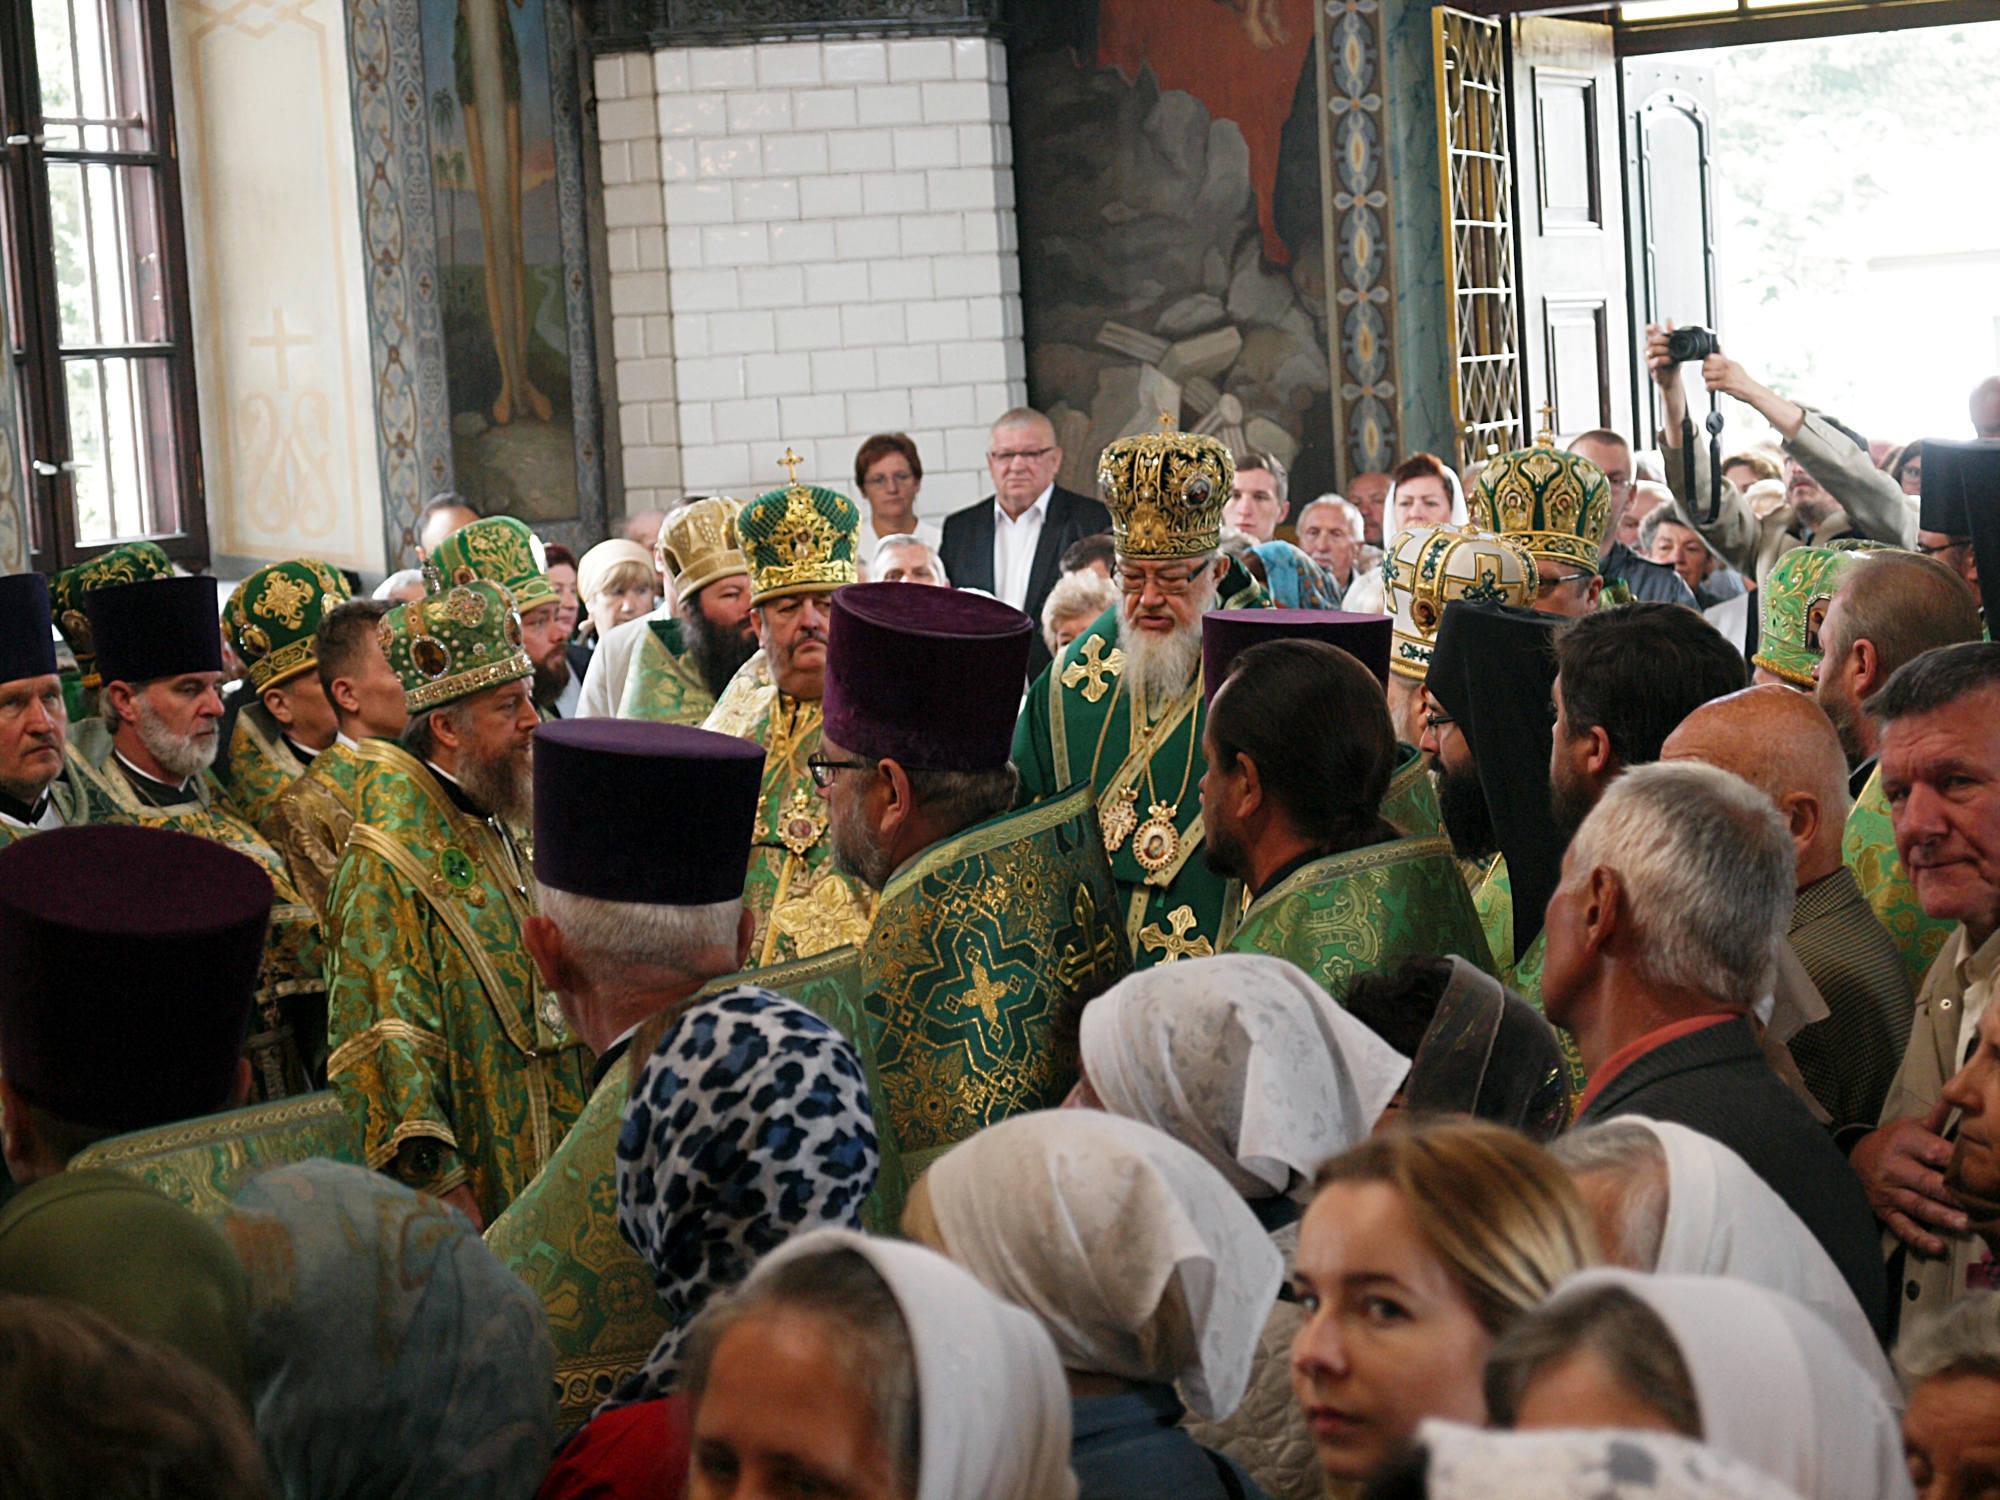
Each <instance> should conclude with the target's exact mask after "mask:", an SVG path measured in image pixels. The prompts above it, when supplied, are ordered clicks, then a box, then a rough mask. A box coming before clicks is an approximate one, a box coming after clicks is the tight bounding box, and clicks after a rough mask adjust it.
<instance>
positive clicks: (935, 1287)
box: [745, 1229, 1076, 1500]
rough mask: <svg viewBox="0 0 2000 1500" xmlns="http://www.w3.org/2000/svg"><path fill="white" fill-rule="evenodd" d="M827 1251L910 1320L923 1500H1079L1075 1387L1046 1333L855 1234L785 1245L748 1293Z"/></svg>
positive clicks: (929, 1254)
mask: <svg viewBox="0 0 2000 1500" xmlns="http://www.w3.org/2000/svg"><path fill="white" fill-rule="evenodd" d="M828 1250H853V1251H855V1252H856V1253H858V1254H859V1255H861V1256H862V1257H863V1258H864V1259H866V1260H867V1262H868V1264H869V1265H871V1266H873V1267H874V1268H875V1272H876V1274H877V1275H879V1276H880V1277H881V1278H882V1280H883V1281H884V1282H886V1283H887V1284H888V1287H889V1291H890V1294H891V1295H892V1296H894V1297H895V1299H896V1305H897V1306H898V1307H899V1308H901V1309H902V1312H903V1326H904V1327H905V1328H906V1329H907V1330H908V1331H909V1336H910V1348H911V1351H912V1352H913V1354H914V1355H915V1357H916V1367H917V1404H918V1421H919V1422H920V1424H921V1428H922V1431H921V1434H920V1437H919V1444H920V1446H921V1449H922V1461H921V1463H920V1465H919V1470H918V1476H917V1500H1075V1496H1076V1478H1075V1476H1074V1475H1072V1474H1071V1473H1070V1469H1069V1448H1070V1420H1069V1414H1070V1406H1069V1384H1068V1382H1067V1381H1065V1380H1064V1379H1063V1372H1062V1364H1061V1363H1060V1361H1058V1360H1057V1358H1056V1351H1055V1346H1054V1345H1053V1344H1052V1343H1050V1342H1049V1335H1048V1332H1047V1331H1046V1330H1045V1329H1044V1328H1043V1327H1042V1325H1041V1324H1039V1323H1037V1322H1036V1321H1035V1320H1034V1319H1033V1318H1031V1317H1029V1316H1028V1315H1027V1314H1026V1313H1024V1312H1022V1311H1021V1310H1020V1309H1019V1308H1018V1307H1009V1306H1008V1305H1007V1304H1006V1303H1004V1302H1002V1301H1001V1300H1000V1299H999V1298H998V1297H995V1296H993V1295H992V1294H991V1293H989V1292H988V1291H987V1290H986V1288H984V1287H983V1286H981V1285H980V1284H979V1283H978V1282H977V1281H975V1280H973V1279H972V1277H970V1276H968V1275H967V1274H966V1273H965V1272H964V1271H962V1270H960V1269H959V1268H958V1267H957V1266H955V1265H953V1264H952V1263H951V1262H950V1261H948V1260H946V1259H945V1258H944V1257H943V1256H942V1255H938V1254H936V1253H934V1252H933V1251H930V1250H926V1249H924V1248H923V1247H922V1246H921V1245H912V1244H907V1243H905V1242H904V1241H901V1240H878V1239H873V1238H870V1237H869V1236H868V1235H865V1234H856V1233H854V1231H852V1230H848V1229H818V1230H814V1231H813V1232H812V1233H810V1234H802V1235H800V1236H798V1237H797V1238H796V1239H790V1240H787V1241H785V1243H784V1244H782V1245H780V1246H779V1247H778V1248H777V1249H776V1250H773V1251H772V1252H771V1253H770V1254H769V1255H767V1256H765V1257H764V1259H763V1260H762V1261H760V1262H758V1265H757V1269H756V1270H755V1271H753V1272H751V1274H750V1278H749V1280H748V1281H747V1282H746V1283H745V1285H746V1287H754V1286H755V1285H756V1284H757V1283H758V1282H759V1281H760V1280H762V1279H763V1278H764V1277H765V1276H767V1275H769V1274H770V1272H771V1270H772V1268H773V1267H776V1266H781V1265H783V1264H785V1263H786V1262H787V1261H792V1260H797V1259H798V1258H799V1257H800V1256H802V1255H813V1254H819V1253H823V1252H825V1251H828Z"/></svg>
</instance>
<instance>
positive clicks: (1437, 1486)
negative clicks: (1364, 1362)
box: [1417, 1417, 1796, 1500]
mask: <svg viewBox="0 0 2000 1500" xmlns="http://www.w3.org/2000/svg"><path fill="white" fill-rule="evenodd" d="M1417 1441H1418V1442H1419V1443H1421V1444H1422V1445H1423V1446H1424V1448H1425V1450H1426V1452H1427V1455H1428V1457H1427V1462H1426V1463H1425V1466H1424V1485H1425V1493H1427V1494H1428V1495H1429V1496H1430V1497H1431V1500H1796V1497H1795V1496H1793V1494H1792V1492H1791V1491H1790V1490H1788V1489H1786V1488H1785V1487H1784V1486H1783V1485H1781V1484H1779V1483H1778V1482H1777V1481H1776V1480H1774V1479H1771V1478H1768V1477H1767V1476H1765V1475H1763V1474H1760V1473H1758V1472H1757V1471H1756V1470H1755V1469H1752V1468H1750V1467H1748V1466H1747V1465H1744V1464H1741V1463H1738V1462H1737V1461H1736V1460H1735V1459H1733V1458H1730V1457H1729V1456H1728V1455H1727V1454H1723V1453H1718V1452H1716V1451H1715V1450H1714V1449H1713V1448H1709V1447H1706V1446H1704V1445H1703V1444H1701V1443H1697V1442H1694V1441H1693V1440H1691V1439H1689V1438H1684V1437H1679V1436H1677V1435H1675V1434H1674V1433H1671V1432H1618V1431H1613V1430H1610V1429H1600V1430H1595V1431H1564V1430H1555V1431H1536V1432H1492V1431H1487V1430H1484V1429H1481V1428H1478V1427H1465V1426H1461V1425H1460V1424H1459V1423H1457V1422H1446V1421H1442V1420H1440V1419H1439V1418H1437V1417H1431V1418H1429V1419H1428V1420H1426V1421H1425V1422H1424V1423H1423V1424H1422V1425H1421V1426H1419V1427H1418V1428H1417Z"/></svg>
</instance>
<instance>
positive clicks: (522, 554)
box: [431, 516, 582, 719]
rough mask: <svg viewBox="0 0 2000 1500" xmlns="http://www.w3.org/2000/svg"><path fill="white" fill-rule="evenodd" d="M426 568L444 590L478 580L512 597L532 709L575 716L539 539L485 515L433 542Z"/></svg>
mask: <svg viewBox="0 0 2000 1500" xmlns="http://www.w3.org/2000/svg"><path fill="white" fill-rule="evenodd" d="M431 566H432V567H433V568H435V569H436V572H437V577H438V579H439V581H440V582H441V583H442V584H443V585H444V586H446V587H449V586H451V585H453V584H461V583H469V582H471V581H472V580H473V579H476V578H483V579H485V580H486V581H487V582H488V583H497V584H499V585H500V586H501V587H502V588H504V589H506V590H507V591H508V592H509V593H510V594H512V595H513V596H514V607H515V608H516V609H517V610H519V611H520V614H521V649H522V650H523V651H525V652H527V654H528V660H529V662H530V663H532V664H533V666H534V669H535V672H534V683H533V688H532V691H533V695H534V701H535V707H536V708H537V709H538V710H539V711H540V712H541V715H542V717H543V718H551V719H568V718H573V717H575V715H576V707H577V702H578V699H579V698H580V697H581V695H582V684H580V683H578V682H577V681H576V680H575V678H573V677H572V676H571V675H570V670H569V639H568V632H567V631H565V630H564V629H563V626H562V596H561V595H559V594H558V593H557V592H556V588H555V585H554V584H552V583H550V582H549V578H548V571H547V568H546V567H545V566H544V558H543V553H542V539H541V538H540V537H538V536H536V535H535V534H534V532H532V531H530V530H529V529H528V527H527V525H526V524H525V523H523V522H521V521H517V520H515V519H514V518H513V517H512V516H488V517H487V518H486V519H485V520H483V521H473V522H472V523H471V524H470V525H467V526H464V527H461V528H460V529H459V530H457V531H454V532H453V533H452V534H451V535H450V536H448V537H446V538H445V539H444V540H443V541H441V542H439V543H438V545H437V546H436V547H435V548H433V549H432V550H431Z"/></svg>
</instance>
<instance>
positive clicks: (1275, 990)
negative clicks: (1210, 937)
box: [1082, 953, 1410, 1198]
mask: <svg viewBox="0 0 2000 1500" xmlns="http://www.w3.org/2000/svg"><path fill="white" fill-rule="evenodd" d="M1082 1046H1083V1070H1084V1074H1085V1076H1086V1077H1088V1078H1089V1079H1090V1086H1091V1088H1092V1089H1093V1090H1095V1091H1096V1094H1097V1097H1098V1098H1099V1099H1100V1100H1102V1101H1103V1103H1104V1107H1105V1108H1106V1109H1108V1110H1110V1111H1111V1112H1112V1113H1113V1114H1118V1115H1124V1116H1125V1117H1126V1118H1128V1119H1133V1120H1143V1121H1145V1122H1146V1123H1147V1124H1148V1125H1154V1126H1157V1127H1158V1128H1159V1129H1161V1130H1164V1131H1165V1132H1166V1133H1167V1134H1168V1135H1170V1136H1172V1137H1173V1138H1174V1139H1175V1140H1177V1141H1179V1142H1180V1143H1181V1144H1182V1145H1184V1146H1188V1147H1190V1148H1192V1149H1193V1150H1195V1151H1197V1152H1199V1153H1200V1154H1201V1156H1202V1157H1203V1158H1204V1159H1205V1160H1206V1161H1207V1162H1208V1163H1209V1164H1210V1165H1211V1166H1213V1167H1214V1168H1215V1169H1216V1170H1217V1171H1219V1172H1220V1173H1222V1175H1223V1177H1224V1178H1225V1179H1226V1180H1227V1181H1228V1183H1229V1185H1230V1186H1231V1187H1233V1188H1235V1189H1236V1191H1237V1192H1239V1193H1241V1194H1242V1195H1243V1196H1244V1197H1246V1198H1269V1197H1272V1196H1274V1195H1276V1194H1279V1193H1288V1192H1289V1193H1305V1192H1308V1191H1310V1187H1311V1183H1312V1175H1313V1173H1314V1172H1315V1171H1316V1170H1318V1168H1319V1164H1320V1163H1321V1162H1323V1161H1325V1160H1326V1159H1327V1158H1328V1157H1332V1156H1338V1155H1339V1154H1340V1153H1341V1152H1343V1151H1346V1150H1348V1149H1349V1148H1351V1147H1353V1146H1355V1145H1357V1144H1358V1143H1360V1142H1361V1141H1362V1140H1364V1139H1366V1138H1367V1135H1368V1132H1369V1131H1370V1130H1371V1129H1372V1128H1374V1125H1375V1122H1376V1120H1377V1119H1379V1118H1380V1117H1381V1114H1382V1111H1383V1110H1385V1109H1387V1108H1388V1107H1389V1101H1390V1100H1391V1099H1392V1098H1394V1097H1395V1094H1396V1090H1397V1089H1398V1088H1400V1087H1401V1086H1402V1083H1403V1079H1404V1077H1405V1076H1406V1075H1407V1074H1408V1073H1409V1071H1410V1060H1409V1059H1408V1058H1407V1057H1405V1056H1403V1054H1402V1053H1400V1052H1398V1051H1397V1050H1396V1049H1395V1048H1394V1047H1391V1046H1390V1045H1389V1044H1388V1043H1387V1042H1385V1041H1383V1040H1382V1038H1381V1037H1379V1036H1377V1035H1376V1034H1375V1033H1374V1032H1373V1031H1370V1030H1369V1029H1368V1028H1367V1027H1366V1026H1364V1025H1363V1024H1362V1023H1361V1022H1360V1021H1357V1020H1356V1019H1355V1018H1354V1017H1353V1016H1351V1015H1349V1014H1348V1013H1347V1012H1346V1011H1345V1010H1343V1009H1341V1007H1340V1006H1338V1005H1336V1004H1334V1003H1333V1000H1332V998H1331V997H1330V996H1329V995H1328V994H1327V992H1326V991H1325V990H1323V989H1321V988H1320V987H1319V986H1318V985H1317V984H1315V983H1313V980H1312V977H1311V976H1310V975H1308V974H1307V973H1306V971H1305V970H1304V969H1301V968H1300V967H1299V966H1298V965H1297V964H1294V963H1291V962H1288V961H1287V960H1285V959H1282V958H1266V957H1264V956H1262V955H1252V954H1247V953H1231V954H1224V955H1220V956H1218V957H1215V958H1199V959H1193V960H1189V961H1186V962H1182V963H1177V964H1160V965H1158V966H1156V967H1154V968H1151V969H1141V970H1140V971H1139V972H1138V973H1136V974H1133V975H1131V976H1129V977H1128V978H1125V979H1122V980H1120V981H1119V982H1118V983H1117V984H1115V985H1113V986H1112V987H1111V988H1110V989H1108V990H1106V991H1105V992H1104V993H1103V994H1102V995H1099V996H1098V997H1097V998H1096V999H1095V1000H1093V1001H1091V1002H1090V1004H1089V1005H1087V1006H1085V1007H1084V1010H1083V1036H1082Z"/></svg>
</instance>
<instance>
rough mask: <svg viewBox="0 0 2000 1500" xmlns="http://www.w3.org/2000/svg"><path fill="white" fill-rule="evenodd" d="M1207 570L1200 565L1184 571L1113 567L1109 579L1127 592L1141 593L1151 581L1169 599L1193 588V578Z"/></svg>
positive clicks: (1176, 597) (1175, 597)
mask: <svg viewBox="0 0 2000 1500" xmlns="http://www.w3.org/2000/svg"><path fill="white" fill-rule="evenodd" d="M1207 571H1208V569H1207V568H1206V567H1200V568H1191V569H1189V570H1188V571H1187V572H1184V573H1140V572H1136V571H1134V570H1132V569H1130V568H1123V567H1114V568H1113V569H1112V570H1111V579H1112V581H1113V582H1114V583H1116V584H1117V585H1118V587H1119V588H1120V589H1121V590H1122V591H1123V592H1125V593H1128V594H1143V593H1145V592H1146V585H1147V584H1148V583H1151V584H1152V585H1153V587H1154V588H1156V589H1158V590H1159V591H1160V592H1161V593H1163V594H1165V595H1166V596H1167V597H1168V598H1169V599H1178V598H1179V597H1180V596H1181V595H1183V594H1185V593H1186V592H1187V591H1188V590H1189V589H1191V588H1193V587H1194V584H1195V580H1196V579H1198V578H1200V577H1201V575H1202V574H1204V573H1206V572H1207Z"/></svg>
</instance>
